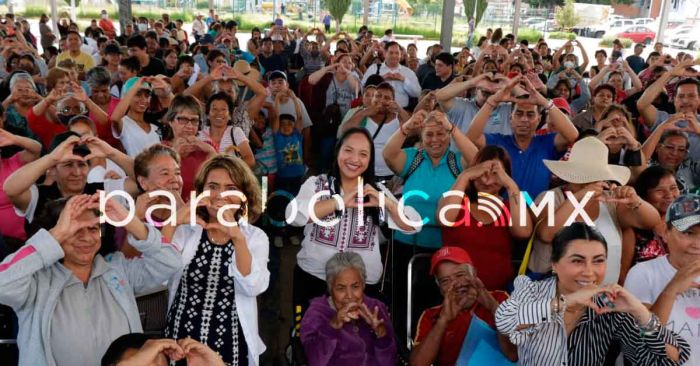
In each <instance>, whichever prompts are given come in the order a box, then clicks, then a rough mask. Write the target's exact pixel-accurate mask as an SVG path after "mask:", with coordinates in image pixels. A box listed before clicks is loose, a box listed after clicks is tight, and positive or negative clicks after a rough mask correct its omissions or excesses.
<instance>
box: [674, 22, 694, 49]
mask: <svg viewBox="0 0 700 366" xmlns="http://www.w3.org/2000/svg"><path fill="white" fill-rule="evenodd" d="M698 32H700V27H698V28H691V29H688V30H685V31H682V32H679V33H678V34H676V35H675V36H674V37H673V39H671V42H670V43H669V45H670V46H671V47H673V48H681V49H689V50H698V49H700V42H699V41H698V36H697V34H698Z"/></svg>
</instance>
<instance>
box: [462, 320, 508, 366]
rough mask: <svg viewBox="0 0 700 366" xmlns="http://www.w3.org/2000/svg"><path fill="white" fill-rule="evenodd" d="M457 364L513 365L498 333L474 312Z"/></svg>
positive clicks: (477, 365) (470, 365)
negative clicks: (500, 344) (504, 351)
mask: <svg viewBox="0 0 700 366" xmlns="http://www.w3.org/2000/svg"><path fill="white" fill-rule="evenodd" d="M455 365H457V366H483V365H488V366H513V365H517V364H516V363H514V362H512V361H510V360H508V359H507V358H506V356H505V355H504V354H503V353H502V352H501V348H500V346H499V344H498V333H497V332H496V331H495V330H493V329H492V328H491V327H490V326H489V325H488V324H487V323H486V322H485V321H483V320H481V319H479V317H478V316H476V314H474V313H472V320H471V322H470V323H469V329H468V330H467V336H466V337H464V343H462V349H461V350H460V352H459V357H457V362H456V363H455Z"/></svg>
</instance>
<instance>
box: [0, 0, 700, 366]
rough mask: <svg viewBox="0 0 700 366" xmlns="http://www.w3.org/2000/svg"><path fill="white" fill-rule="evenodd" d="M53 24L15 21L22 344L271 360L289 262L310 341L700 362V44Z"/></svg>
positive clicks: (0, 279)
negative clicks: (269, 335) (149, 323)
mask: <svg viewBox="0 0 700 366" xmlns="http://www.w3.org/2000/svg"><path fill="white" fill-rule="evenodd" d="M329 19H330V18H329ZM48 20H49V18H48V17H47V16H46V15H43V16H42V17H41V19H40V20H39V32H40V34H32V32H31V28H30V26H29V21H28V20H26V19H22V18H19V17H16V16H15V15H13V14H6V15H5V17H4V18H3V22H2V24H0V32H2V44H1V46H2V48H1V49H0V100H1V101H2V106H0V156H1V160H0V183H2V186H3V189H2V192H0V235H1V236H0V238H1V241H0V258H3V260H2V262H1V263H0V304H2V305H6V307H3V308H2V310H1V311H2V312H3V313H4V314H11V316H12V317H14V320H10V321H8V324H7V327H10V328H12V329H14V334H13V337H14V338H16V339H17V345H18V348H19V359H18V363H19V364H20V365H27V366H29V365H31V366H37V365H57V366H64V365H71V366H73V365H97V364H102V365H152V364H157V365H166V364H168V363H170V364H177V365H184V364H187V365H265V364H268V363H270V362H271V361H270V359H268V358H264V357H263V355H264V353H265V350H266V344H265V343H266V342H265V341H264V338H265V337H264V334H262V333H263V331H262V329H261V328H262V327H261V325H260V323H259V320H260V321H262V320H264V317H266V316H269V314H270V311H272V313H273V314H274V313H278V314H279V313H286V312H287V311H286V310H287V309H279V307H280V306H281V305H280V302H279V299H278V300H277V302H275V301H272V302H270V301H259V300H261V297H271V298H273V299H274V298H275V294H277V295H276V296H277V297H279V294H280V293H281V288H282V287H284V286H291V289H292V293H293V295H292V307H293V309H290V310H291V313H292V319H291V320H292V323H293V326H292V329H290V330H289V333H290V337H291V339H292V341H291V342H290V344H291V357H290V360H289V361H290V362H292V364H308V365H311V366H316V365H352V366H359V365H367V366H369V365H387V366H389V365H396V364H410V365H416V366H419V365H426V366H427V365H431V364H432V365H455V364H463V365H466V364H484V363H483V362H484V360H488V362H491V363H494V364H504V365H505V364H513V363H517V364H521V365H538V366H539V365H586V366H590V365H615V364H623V363H624V364H629V365H654V366H656V365H692V366H698V365H700V195H698V193H700V192H699V191H700V166H699V165H698V163H699V162H700V114H699V112H700V80H699V77H700V73H699V71H698V70H697V69H696V67H697V66H698V65H700V60H694V59H693V55H690V54H686V53H684V52H679V53H678V54H677V55H676V56H673V57H672V56H671V55H669V54H667V53H666V52H665V46H664V45H663V44H662V43H656V44H654V45H653V48H654V50H653V52H650V53H649V55H648V57H647V58H646V59H644V58H642V57H641V55H642V54H643V53H644V50H645V47H647V45H644V44H637V45H635V46H634V47H633V50H627V49H625V48H624V47H623V45H622V43H621V42H619V41H617V40H616V41H615V43H614V45H613V49H612V51H611V54H610V56H608V52H607V51H606V50H603V49H601V50H596V51H594V50H586V49H585V48H584V47H583V45H582V44H581V43H579V42H576V41H568V42H566V43H565V44H564V45H563V46H562V47H560V48H558V49H556V50H554V49H550V47H549V45H548V44H547V43H546V42H545V40H544V39H540V40H539V41H538V42H537V43H536V44H530V43H528V41H526V40H522V41H519V40H518V39H517V36H515V35H512V34H504V32H503V31H502V30H501V29H500V28H499V29H496V30H491V29H489V30H488V31H487V33H486V35H485V36H483V37H481V38H480V39H479V40H478V42H477V44H476V45H475V46H474V47H472V48H468V47H464V48H462V49H461V50H460V51H459V52H456V53H452V52H449V50H443V49H442V47H441V46H440V45H438V44H435V45H433V46H430V47H429V48H428V50H427V53H426V55H425V56H423V55H418V47H417V46H416V45H415V44H408V46H406V47H404V46H402V45H401V44H399V43H397V42H396V41H395V40H394V36H393V33H392V32H391V30H388V31H386V32H384V33H383V36H381V37H375V34H374V33H373V32H372V31H371V30H370V29H368V28H367V27H365V26H363V27H361V28H360V30H359V33H358V34H348V33H345V32H340V33H337V34H326V33H325V32H328V31H329V28H330V27H329V26H326V27H325V32H324V30H322V29H319V28H311V29H298V28H297V29H292V28H288V27H287V26H285V25H284V22H283V20H282V19H277V20H276V21H275V22H273V23H271V24H268V25H267V26H266V27H265V29H261V28H254V29H252V30H251V38H250V40H249V41H248V42H246V44H241V43H239V41H238V38H237V37H236V35H237V32H238V29H237V28H238V24H237V23H236V21H234V20H224V19H220V17H219V15H218V14H216V11H215V10H213V9H212V10H210V11H209V14H208V16H207V17H206V18H205V17H204V15H203V14H196V17H195V20H194V22H193V24H192V28H191V29H192V31H191V32H188V31H186V30H184V29H183V21H182V20H179V19H175V20H171V19H170V17H169V16H168V14H163V15H162V18H161V19H147V18H143V17H138V18H134V19H133V20H132V22H129V23H127V24H119V25H115V24H114V23H113V22H112V21H111V20H110V19H109V16H108V15H107V12H106V11H103V12H102V15H101V19H99V21H98V20H92V22H91V24H90V25H89V26H88V27H87V28H86V29H84V30H81V29H79V28H78V25H77V24H76V23H74V22H73V21H71V20H70V19H62V20H61V22H60V24H59V25H58V29H56V30H52V29H51V28H50V26H49V21H48ZM324 23H325V22H324ZM329 24H330V20H329ZM38 46H41V47H38ZM40 49H41V50H42V53H40V52H39V50H40ZM589 53H592V54H593V55H594V60H590V59H589ZM626 53H629V55H626ZM285 246H289V247H297V246H298V247H299V248H298V253H297V254H296V262H295V263H293V264H292V265H291V266H292V267H293V268H294V270H293V279H289V278H285V277H284V276H282V275H280V268H281V263H280V262H281V261H282V260H287V259H286V258H283V257H281V254H280V253H281V248H284V247H285ZM421 263H424V265H422V264H421ZM158 291H163V292H164V293H166V294H167V315H164V316H163V319H162V323H163V326H162V327H161V328H160V329H157V331H156V332H155V334H154V333H153V332H149V333H145V332H144V328H145V325H144V323H143V321H144V316H143V314H142V312H141V310H139V307H138V305H137V300H136V298H137V297H138V296H141V295H143V294H151V293H154V292H158ZM271 304H272V305H271ZM270 306H271V307H272V309H269V307H270ZM259 307H262V308H263V309H259ZM275 307H276V309H275ZM265 314H266V315H265ZM146 316H148V314H146ZM4 318H5V319H8V318H9V317H4ZM284 331H285V332H286V331H287V330H284ZM274 337H277V335H274ZM479 360H481V361H479ZM469 362H471V363H469ZM479 362H482V363H479ZM270 364H272V363H270Z"/></svg>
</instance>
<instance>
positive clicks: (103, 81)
mask: <svg viewBox="0 0 700 366" xmlns="http://www.w3.org/2000/svg"><path fill="white" fill-rule="evenodd" d="M85 77H86V78H87V83H88V85H90V87H91V88H94V87H96V86H101V85H107V86H109V84H110V83H111V82H112V76H111V75H110V74H109V71H107V69H106V68H104V67H102V66H97V67H93V68H92V69H90V71H88V72H87V74H85Z"/></svg>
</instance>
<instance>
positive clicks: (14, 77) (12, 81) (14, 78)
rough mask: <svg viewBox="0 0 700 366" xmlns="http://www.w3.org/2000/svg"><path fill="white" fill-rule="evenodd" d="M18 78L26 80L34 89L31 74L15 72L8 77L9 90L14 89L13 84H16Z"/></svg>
mask: <svg viewBox="0 0 700 366" xmlns="http://www.w3.org/2000/svg"><path fill="white" fill-rule="evenodd" d="M20 80H26V81H27V82H28V83H29V84H31V85H32V89H34V91H36V85H35V84H34V80H33V79H32V76H31V75H29V74H28V73H26V72H18V73H16V74H14V75H12V77H11V78H10V90H12V89H14V87H15V85H17V83H18V82H19V81H20Z"/></svg>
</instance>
